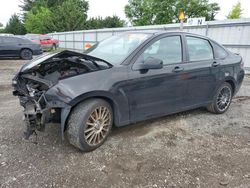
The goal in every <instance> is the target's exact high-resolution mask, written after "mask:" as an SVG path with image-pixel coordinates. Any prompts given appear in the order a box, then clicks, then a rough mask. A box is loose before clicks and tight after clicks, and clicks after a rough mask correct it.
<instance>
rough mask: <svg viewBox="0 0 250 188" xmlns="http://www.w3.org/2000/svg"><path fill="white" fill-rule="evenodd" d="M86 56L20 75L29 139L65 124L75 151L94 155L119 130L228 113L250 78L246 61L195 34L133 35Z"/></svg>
mask: <svg viewBox="0 0 250 188" xmlns="http://www.w3.org/2000/svg"><path fill="white" fill-rule="evenodd" d="M86 53H87V54H81V53H76V52H72V51H63V52H60V53H56V54H51V55H49V56H45V57H41V58H40V59H37V60H35V61H33V62H31V63H28V64H26V65H24V66H23V67H22V68H21V70H20V72H19V73H18V74H17V75H16V76H15V78H14V79H13V86H14V92H13V94H14V95H16V96H18V97H19V99H20V103H21V105H22V106H23V107H24V115H25V122H26V124H27V131H26V132H25V134H26V137H27V138H28V137H29V136H30V135H31V134H32V133H33V132H34V131H36V130H39V131H42V130H44V128H45V124H46V123H48V122H58V123H60V126H61V133H62V136H63V135H64V133H65V132H66V133H67V136H68V140H69V142H70V143H71V144H72V145H74V146H76V147H77V148H79V149H81V150H83V151H91V150H94V149H96V148H97V147H99V146H100V145H102V144H103V142H104V141H105V140H106V138H107V136H108V135H109V133H110V130H111V128H112V126H118V127H119V126H123V125H127V124H132V123H136V122H139V121H142V120H146V119H152V118H156V117H161V116H165V115H168V114H173V113H177V112H181V111H185V110H190V109H194V108H199V107H206V108H207V109H208V110H209V111H210V112H213V113H215V114H221V113H224V112H225V111H227V109H228V108H229V105H230V103H231V100H232V97H233V96H234V95H235V94H236V93H237V91H238V90H239V88H240V86H241V83H242V80H243V78H244V71H243V69H242V67H243V62H242V58H241V57H240V56H239V55H236V54H233V53H231V52H230V51H228V50H227V49H225V48H224V47H222V46H221V45H219V44H218V43H216V42H215V41H213V40H211V39H208V38H207V37H203V36H199V35H194V34H190V33H182V32H153V31H152V32H149V31H148V32H129V33H124V34H122V35H118V36H113V37H111V38H109V39H107V40H104V41H103V42H101V43H99V44H97V45H96V46H93V47H92V48H91V49H90V50H89V51H88V52H86Z"/></svg>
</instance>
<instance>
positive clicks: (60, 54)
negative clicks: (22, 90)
mask: <svg viewBox="0 0 250 188" xmlns="http://www.w3.org/2000/svg"><path fill="white" fill-rule="evenodd" d="M74 56H75V57H79V58H83V59H86V60H90V61H98V62H103V63H105V64H107V65H108V66H109V67H112V66H113V65H112V64H110V63H108V62H107V61H105V60H103V59H100V58H97V57H93V56H90V55H86V54H83V53H80V52H75V51H70V50H64V51H61V52H56V53H52V54H45V55H42V56H40V57H38V58H36V59H34V60H33V61H31V62H29V63H26V64H25V65H23V66H22V67H21V69H20V71H19V72H21V73H25V72H28V71H29V70H30V69H33V68H34V67H37V66H39V65H41V64H43V63H47V62H49V61H51V60H53V59H59V58H67V57H74Z"/></svg>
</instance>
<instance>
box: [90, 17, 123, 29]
mask: <svg viewBox="0 0 250 188" xmlns="http://www.w3.org/2000/svg"><path fill="white" fill-rule="evenodd" d="M124 23H125V21H124V20H121V19H120V18H119V17H118V16H112V17H111V16H108V17H106V18H104V19H103V18H102V17H96V18H90V19H89V20H87V23H86V25H87V29H101V28H115V27H123V25H124Z"/></svg>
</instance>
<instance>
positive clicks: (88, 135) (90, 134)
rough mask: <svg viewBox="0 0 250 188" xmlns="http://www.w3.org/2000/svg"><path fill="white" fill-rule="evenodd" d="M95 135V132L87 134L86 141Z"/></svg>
mask: <svg viewBox="0 0 250 188" xmlns="http://www.w3.org/2000/svg"><path fill="white" fill-rule="evenodd" d="M94 133H95V131H91V132H90V133H88V134H85V135H86V139H89V137H90V136H92V135H93V134H94Z"/></svg>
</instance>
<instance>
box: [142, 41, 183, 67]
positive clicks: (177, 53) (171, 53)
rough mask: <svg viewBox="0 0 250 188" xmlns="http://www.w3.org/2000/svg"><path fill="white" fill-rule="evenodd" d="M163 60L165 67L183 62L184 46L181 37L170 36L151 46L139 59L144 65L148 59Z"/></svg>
mask: <svg viewBox="0 0 250 188" xmlns="http://www.w3.org/2000/svg"><path fill="white" fill-rule="evenodd" d="M149 57H150V58H156V59H160V60H162V62H163V64H164V65H168V64H175V63H180V62H181V61H182V45H181V37H180V36H169V37H165V38H162V39H159V40H158V41H156V42H154V43H153V44H151V45H150V46H149V47H148V48H147V49H146V50H145V51H144V52H143V53H142V54H141V55H140V57H139V58H138V60H137V62H138V61H139V63H143V62H144V61H145V60H146V59H147V58H149Z"/></svg>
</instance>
